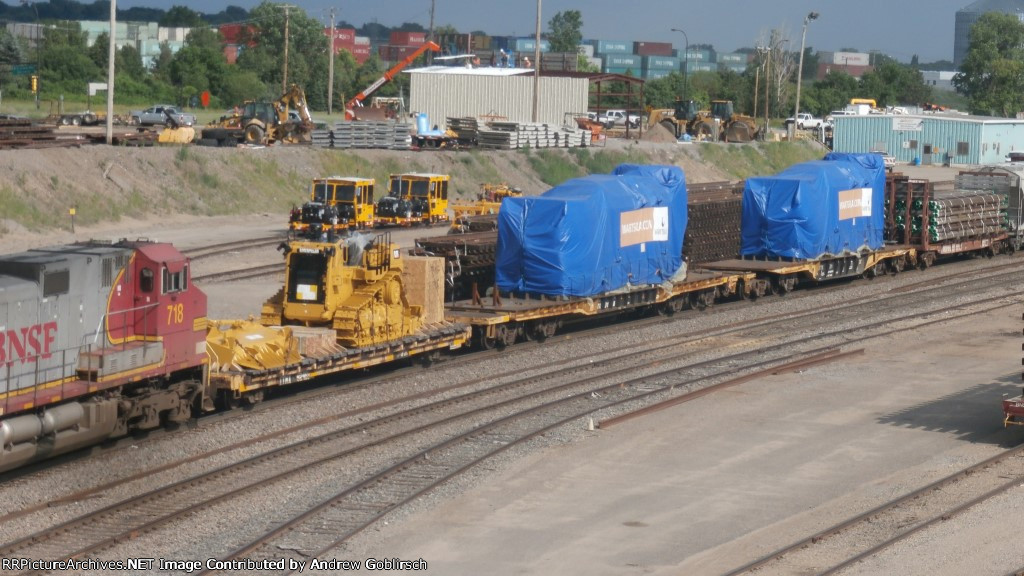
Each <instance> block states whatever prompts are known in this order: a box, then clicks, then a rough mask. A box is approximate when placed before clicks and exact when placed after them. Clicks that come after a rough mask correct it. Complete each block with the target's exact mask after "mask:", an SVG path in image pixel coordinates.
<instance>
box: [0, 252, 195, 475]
mask: <svg viewBox="0 0 1024 576" xmlns="http://www.w3.org/2000/svg"><path fill="white" fill-rule="evenodd" d="M206 367H207V355H206V295H205V294H204V293H203V292H202V291H200V290H199V289H198V288H196V287H195V286H193V285H192V283H191V281H190V278H189V265H188V260H187V259H186V258H185V256H184V255H182V254H181V253H180V252H179V251H178V250H176V249H175V248H174V247H172V246H171V245H169V244H164V243H156V242H147V241H137V242H128V241H120V242H117V243H105V244H104V243H98V242H89V243H82V244H73V245H68V246H60V247H55V248H45V249H37V250H30V251H27V252H23V253H20V254H11V255H4V256H0V417H2V421H0V439H2V441H3V447H2V450H0V470H9V469H12V468H15V467H17V466H20V465H22V464H24V463H26V462H29V461H32V460H37V459H42V458H46V457H48V456H52V455H55V454H60V453H63V452H67V451H70V450H74V449H77V448H80V447H83V446H87V445H90V444H95V443H97V442H99V441H101V440H103V439H105V438H109V437H113V436H120V435H124V434H126V433H128V432H131V431H134V430H145V429H150V428H156V427H159V426H161V425H163V424H165V423H170V422H180V421H184V420H186V419H188V418H189V417H190V416H191V414H192V407H193V405H195V404H196V403H198V402H200V401H201V396H202V393H203V382H204V381H205V377H206Z"/></svg>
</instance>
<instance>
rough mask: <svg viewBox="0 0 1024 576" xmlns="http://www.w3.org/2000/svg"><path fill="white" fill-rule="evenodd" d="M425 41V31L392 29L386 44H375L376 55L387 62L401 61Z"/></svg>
mask: <svg viewBox="0 0 1024 576" xmlns="http://www.w3.org/2000/svg"><path fill="white" fill-rule="evenodd" d="M426 41H427V33H426V32H399V31H392V32H391V36H390V37H389V38H388V43H387V44H381V45H380V46H377V57H378V58H380V59H381V60H382V61H383V62H385V63H388V64H395V63H398V62H401V61H402V60H404V59H405V58H406V57H408V56H409V55H410V54H412V53H413V52H415V51H416V50H418V49H419V48H420V47H421V46H423V44H424V43H426Z"/></svg>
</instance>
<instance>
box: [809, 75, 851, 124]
mask: <svg viewBox="0 0 1024 576" xmlns="http://www.w3.org/2000/svg"><path fill="white" fill-rule="evenodd" d="M859 90H860V88H859V84H858V82H857V79H856V78H854V77H853V76H850V75H849V74H847V73H846V72H843V71H840V70H833V71H832V72H831V73H829V74H826V75H825V77H824V78H822V79H821V80H818V81H817V82H815V83H814V84H812V85H810V86H808V87H807V89H806V90H804V91H803V93H802V94H801V95H800V108H801V109H803V110H806V111H809V112H811V113H814V114H818V115H819V116H826V115H828V113H829V112H831V111H832V110H839V109H841V108H843V107H844V106H846V104H847V103H849V102H850V98H855V97H857V93H858V91H859Z"/></svg>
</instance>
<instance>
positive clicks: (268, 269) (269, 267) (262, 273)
mask: <svg viewBox="0 0 1024 576" xmlns="http://www.w3.org/2000/svg"><path fill="white" fill-rule="evenodd" d="M283 272H284V262H277V263H275V264H264V265H262V266H253V267H250V268H241V269H238V270H224V271H221V272H212V273H210V274H202V275H199V276H193V277H192V280H193V281H194V282H235V281H238V280H249V279H252V278H264V277H266V276H274V275H277V274H281V273H283Z"/></svg>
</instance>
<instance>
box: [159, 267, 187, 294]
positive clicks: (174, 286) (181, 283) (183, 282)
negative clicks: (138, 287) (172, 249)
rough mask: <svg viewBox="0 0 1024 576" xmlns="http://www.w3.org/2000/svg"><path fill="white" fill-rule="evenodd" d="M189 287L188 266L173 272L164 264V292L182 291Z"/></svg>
mask: <svg viewBox="0 0 1024 576" xmlns="http://www.w3.org/2000/svg"><path fill="white" fill-rule="evenodd" d="M187 287H188V266H184V267H183V268H182V269H181V270H180V271H178V272H171V271H170V270H168V269H167V267H166V266H164V278H163V293H164V294H170V293H172V292H181V291H182V290H184V289H185V288H187Z"/></svg>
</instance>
